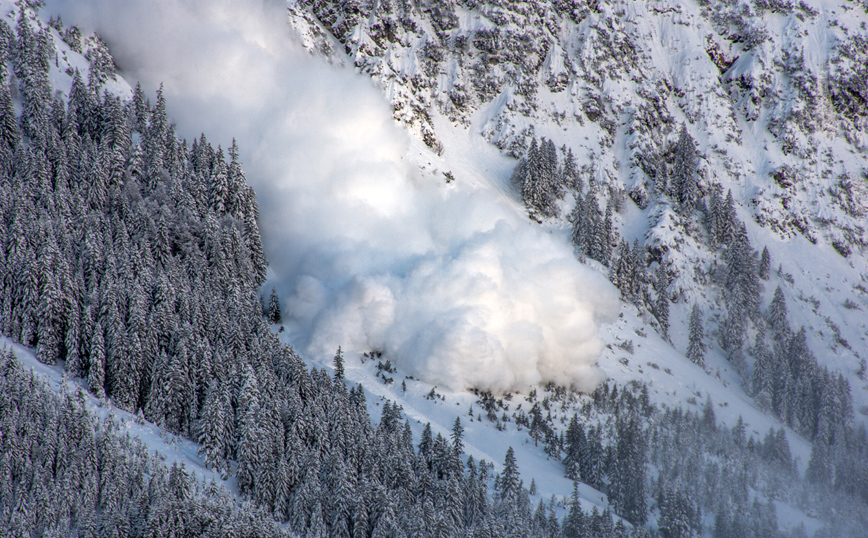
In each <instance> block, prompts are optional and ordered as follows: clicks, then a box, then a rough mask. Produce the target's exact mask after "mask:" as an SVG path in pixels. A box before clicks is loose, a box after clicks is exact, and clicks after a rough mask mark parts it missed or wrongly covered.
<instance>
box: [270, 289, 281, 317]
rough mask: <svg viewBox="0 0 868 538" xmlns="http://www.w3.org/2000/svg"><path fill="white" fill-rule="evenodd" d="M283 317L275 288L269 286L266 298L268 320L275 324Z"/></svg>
mask: <svg viewBox="0 0 868 538" xmlns="http://www.w3.org/2000/svg"><path fill="white" fill-rule="evenodd" d="M282 318H283V316H282V314H281V312H280V298H279V297H278V296H277V289H276V288H271V295H270V296H269V298H268V322H269V323H271V324H272V325H276V324H278V323H280V322H281V319H282Z"/></svg>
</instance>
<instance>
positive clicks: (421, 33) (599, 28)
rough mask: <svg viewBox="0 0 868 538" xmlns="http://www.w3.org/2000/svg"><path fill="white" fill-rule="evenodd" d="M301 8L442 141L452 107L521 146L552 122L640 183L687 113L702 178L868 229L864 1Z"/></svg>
mask: <svg viewBox="0 0 868 538" xmlns="http://www.w3.org/2000/svg"><path fill="white" fill-rule="evenodd" d="M290 14H291V19H292V21H293V23H294V25H295V27H296V28H297V29H298V30H299V31H300V33H301V35H302V36H303V39H304V41H305V44H306V45H307V46H308V47H309V48H311V49H312V50H317V51H319V52H321V53H323V54H325V55H327V56H329V57H331V58H333V59H334V60H335V61H339V62H352V63H353V64H354V65H355V66H356V68H357V69H359V70H361V71H362V72H364V73H367V74H369V75H370V76H371V77H372V78H374V79H375V80H376V81H377V83H378V84H379V85H380V86H381V87H382V88H383V91H384V92H385V93H386V95H387V97H388V99H389V100H390V101H391V103H392V105H393V107H394V115H395V118H396V119H397V120H399V121H401V122H403V123H404V124H406V125H407V127H408V128H409V129H410V130H411V131H412V132H413V133H415V134H416V135H417V136H419V137H420V138H421V139H422V140H424V141H425V143H427V144H428V145H429V146H431V147H433V148H438V149H439V148H440V147H441V146H440V141H439V137H438V133H437V128H436V127H435V118H436V117H442V118H445V119H447V120H449V122H451V123H452V124H453V125H456V126H463V127H465V128H471V129H475V130H477V131H478V132H479V134H480V135H482V136H484V137H485V138H486V139H487V140H489V141H490V142H491V143H492V144H495V145H496V146H497V147H498V148H500V149H501V150H503V151H504V152H506V153H508V154H510V155H513V156H515V157H519V156H521V155H523V153H524V152H525V150H526V148H527V147H528V145H529V140H530V138H531V137H532V136H534V135H535V136H547V137H549V138H551V139H553V140H554V141H555V142H556V143H557V145H559V146H560V145H562V144H563V145H566V146H567V147H570V148H571V149H573V150H574V151H575V152H576V155H577V158H578V160H579V162H580V163H586V164H587V163H593V169H594V170H595V172H596V173H597V174H598V176H599V178H600V179H601V181H602V182H603V183H605V184H608V185H610V186H611V187H612V188H614V189H616V190H624V191H627V192H633V193H635V194H634V196H633V197H634V199H635V198H636V197H639V198H643V197H644V196H647V195H648V194H653V191H654V189H653V185H652V183H653V180H654V173H655V170H656V169H657V168H658V167H657V166H656V162H657V161H659V160H661V159H663V160H666V159H667V156H668V155H667V154H668V153H670V152H671V151H670V150H671V146H672V145H673V144H674V141H675V138H676V137H677V131H678V127H679V125H680V124H681V123H685V124H686V125H687V128H688V131H689V132H690V133H691V134H692V136H693V137H694V138H695V139H696V140H697V141H698V145H699V147H700V151H701V156H702V163H701V165H702V166H701V180H700V187H701V189H702V190H703V192H707V191H708V189H709V187H710V186H711V185H712V184H713V183H720V184H721V185H722V186H723V187H724V188H726V189H733V190H734V193H735V194H736V200H737V201H739V202H741V204H742V206H743V207H744V208H745V210H746V211H748V212H749V213H750V214H751V215H752V216H753V218H754V219H755V220H756V222H758V223H759V224H761V225H762V226H763V227H765V228H767V229H769V230H771V231H772V232H774V233H776V234H778V235H780V236H784V237H786V236H791V235H793V234H800V235H803V236H805V237H806V238H808V239H809V240H810V241H811V242H817V241H824V242H828V243H829V244H833V245H835V248H836V249H837V250H838V251H839V252H840V253H841V254H842V255H845V256H846V255H851V254H852V253H853V251H854V250H855V251H861V250H863V249H864V248H865V246H866V244H868V236H866V233H865V214H866V208H868V196H866V183H868V177H866V175H868V30H866V21H868V6H866V5H864V4H859V3H855V2H848V1H844V2H840V3H834V2H814V3H812V4H809V3H806V2H799V3H795V2H789V1H777V0H775V1H766V0H761V1H756V2H751V1H726V2H699V3H681V2H670V1H651V2H633V1H623V2H619V1H613V2H603V1H599V2H585V1H565V0H540V1H534V2H507V1H492V2H481V1H476V0H466V1H449V2H440V1H437V2H410V1H406V0H384V1H376V2H373V1H368V2H366V1H343V0H299V1H298V2H295V3H292V4H291V5H290ZM652 198H653V196H652ZM652 227H653V226H652Z"/></svg>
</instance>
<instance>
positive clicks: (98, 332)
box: [87, 322, 105, 398]
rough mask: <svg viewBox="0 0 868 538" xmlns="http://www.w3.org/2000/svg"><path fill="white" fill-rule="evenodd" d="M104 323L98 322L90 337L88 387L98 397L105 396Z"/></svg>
mask: <svg viewBox="0 0 868 538" xmlns="http://www.w3.org/2000/svg"><path fill="white" fill-rule="evenodd" d="M103 334H104V331H103V328H102V323H100V322H97V324H96V326H95V327H94V329H93V335H92V336H91V338H90V366H89V368H88V377H87V380H88V388H89V390H90V392H92V393H93V395H94V396H96V397H97V398H105V388H104V387H105V344H104V342H103V338H104V337H103Z"/></svg>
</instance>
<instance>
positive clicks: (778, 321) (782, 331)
mask: <svg viewBox="0 0 868 538" xmlns="http://www.w3.org/2000/svg"><path fill="white" fill-rule="evenodd" d="M766 320H767V321H768V323H769V326H770V327H771V329H772V332H773V334H774V338H775V340H777V341H785V340H788V339H789V337H790V334H791V333H792V329H791V328H790V322H789V319H788V316H787V301H786V298H785V297H784V292H783V290H781V287H780V286H778V287H777V288H775V293H774V296H773V297H772V302H771V304H769V309H768V312H767V313H766Z"/></svg>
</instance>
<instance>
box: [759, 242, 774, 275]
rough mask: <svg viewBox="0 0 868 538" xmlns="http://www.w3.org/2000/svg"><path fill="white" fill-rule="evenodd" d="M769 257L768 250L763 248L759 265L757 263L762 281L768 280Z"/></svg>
mask: <svg viewBox="0 0 868 538" xmlns="http://www.w3.org/2000/svg"><path fill="white" fill-rule="evenodd" d="M771 264H772V261H771V256H770V255H769V248H768V247H763V252H762V254H761V255H760V263H759V277H760V278H761V279H763V280H768V279H769V275H770V272H771Z"/></svg>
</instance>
